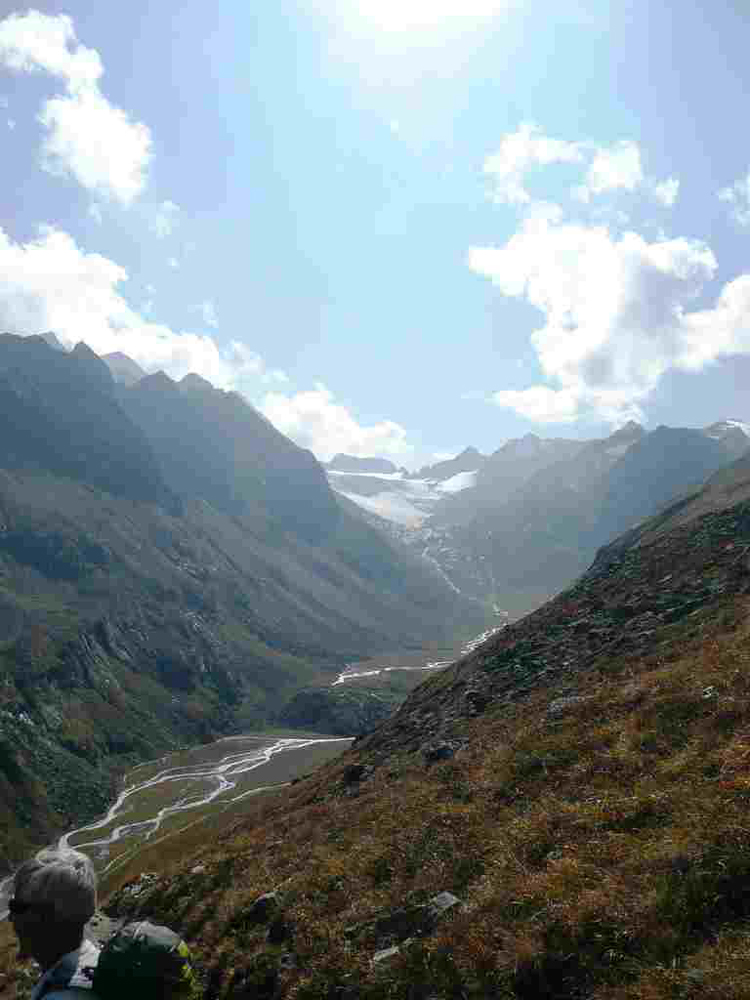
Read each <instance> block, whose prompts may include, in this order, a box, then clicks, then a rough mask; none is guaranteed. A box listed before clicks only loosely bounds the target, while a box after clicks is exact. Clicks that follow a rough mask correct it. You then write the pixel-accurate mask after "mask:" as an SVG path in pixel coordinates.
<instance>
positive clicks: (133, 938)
mask: <svg viewBox="0 0 750 1000" xmlns="http://www.w3.org/2000/svg"><path fill="white" fill-rule="evenodd" d="M91 986H92V988H93V990H94V993H96V994H97V996H98V997H99V998H100V1000H136V998H137V1000H172V998H174V1000H195V998H197V997H199V996H200V993H201V991H200V987H199V984H198V982H197V979H196V976H195V972H194V970H193V966H192V963H191V960H190V949H189V948H188V946H187V945H186V944H185V942H184V941H183V940H182V938H181V937H180V936H179V934H175V932H174V931H172V930H170V929H169V928H168V927H159V926H157V925H156V924H151V923H149V922H148V921H147V920H139V921H136V922H134V923H130V924H125V926H124V927H121V928H120V930H119V931H117V932H116V933H115V934H113V935H112V937H111V938H110V939H109V941H107V943H106V944H105V945H104V947H103V948H102V950H101V952H100V954H99V961H98V962H97V964H96V968H95V969H94V975H93V981H92V983H91Z"/></svg>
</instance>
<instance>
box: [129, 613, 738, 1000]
mask: <svg viewBox="0 0 750 1000" xmlns="http://www.w3.org/2000/svg"><path fill="white" fill-rule="evenodd" d="M748 610H750V602H748V600H747V598H737V599H734V600H733V601H732V602H727V604H726V606H725V608H724V610H723V612H722V613H723V614H725V615H726V614H729V616H730V617H731V618H732V619H734V620H735V621H737V622H740V623H741V624H740V625H739V626H738V627H736V628H734V629H733V630H730V631H728V632H727V631H723V632H722V633H721V634H719V635H717V636H715V637H713V638H709V639H705V640H702V641H697V640H693V641H692V643H691V645H690V647H689V648H686V649H684V650H683V652H682V653H680V651H679V649H678V648H676V647H675V648H672V650H671V651H670V662H667V661H666V654H665V655H660V656H659V657H656V656H651V657H648V658H646V659H641V660H637V661H636V660H634V661H629V662H628V661H622V662H620V663H619V665H618V664H608V665H607V666H608V669H607V672H606V673H603V672H601V671H597V672H593V671H592V672H589V673H588V674H587V675H585V676H582V677H581V678H580V679H579V686H578V691H579V693H580V694H583V695H586V696H587V700H586V701H583V702H581V703H580V704H578V705H576V706H575V707H573V708H571V709H570V710H569V711H568V712H567V713H566V714H565V715H564V716H562V717H561V718H559V719H551V718H550V717H549V716H548V714H547V711H546V709H547V706H548V705H549V702H550V700H551V699H552V698H553V697H554V692H553V691H550V690H547V691H537V692H535V693H533V694H531V695H529V696H528V697H527V698H526V699H525V700H524V701H522V702H519V703H517V704H516V705H515V706H513V707H512V708H510V709H507V708H506V709H504V710H503V712H500V711H498V712H497V713H495V714H493V713H491V712H490V713H487V714H486V715H484V716H482V717H481V718H479V719H476V720H474V721H473V722H471V723H468V725H467V731H466V736H467V744H466V747H465V749H464V750H463V751H462V752H461V753H459V754H458V755H457V756H456V757H455V758H454V759H452V760H448V761H446V762H444V763H441V764H435V765H432V766H429V767H428V766H427V765H426V764H425V763H424V761H423V760H422V758H421V757H419V758H418V757H416V756H412V757H409V756H408V755H402V756H399V757H397V756H393V757H392V758H390V759H388V760H387V761H386V762H384V763H382V764H381V766H380V767H378V768H377V769H376V770H375V771H373V772H372V773H371V774H370V775H369V776H368V778H367V779H366V780H365V781H363V782H362V783H361V784H360V785H359V786H354V788H352V786H351V785H347V783H346V782H345V781H344V780H343V777H342V776H343V770H344V766H345V764H346V763H351V761H352V760H353V759H356V751H355V752H353V753H351V754H349V755H347V757H346V758H345V763H338V762H337V763H335V764H333V765H329V766H328V767H327V768H326V769H324V770H323V771H321V772H319V773H317V774H316V775H315V776H314V777H312V778H310V779H308V780H307V781H305V782H302V783H300V784H299V785H297V786H295V787H294V788H293V789H292V790H291V791H290V792H289V793H288V794H287V795H285V796H283V797H282V796H275V797H273V798H271V799H267V800H265V801H263V802H258V803H256V804H255V805H254V807H253V811H252V813H251V815H249V816H248V817H247V818H246V819H243V820H242V821H240V822H239V823H237V824H236V825H235V826H234V827H233V828H232V829H231V830H228V831H225V832H223V833H222V834H220V835H218V836H217V837H216V839H215V841H214V843H212V844H211V845H205V846H203V847H202V848H201V849H200V850H199V851H198V853H197V854H196V855H195V856H193V857H192V858H191V859H189V860H188V861H187V863H185V862H184V860H183V861H182V862H181V863H180V864H179V866H175V867H174V868H170V870H169V871H165V875H164V878H163V879H162V880H161V882H160V883H159V885H158V887H157V888H156V889H155V890H154V892H153V893H152V894H150V895H149V896H148V897H146V898H144V902H143V903H142V904H140V905H141V909H142V911H145V912H149V913H150V914H151V915H152V916H155V917H158V918H162V919H164V920H165V921H167V922H169V923H171V924H172V925H173V926H175V925H177V926H179V927H181V928H182V929H183V931H184V933H186V934H187V935H188V937H189V938H190V940H191V942H192V944H193V946H194V948H195V950H196V953H197V954H198V956H199V958H200V960H201V962H202V964H203V967H204V969H205V971H206V978H207V983H208V993H209V995H210V996H232V997H240V996H249V995H251V994H250V993H248V992H247V991H248V990H250V989H252V990H254V991H255V995H263V989H264V988H265V989H266V991H267V995H274V990H275V995H284V996H290V997H291V996H295V997H299V998H301V1000H302V998H322V997H342V998H344V997H347V996H360V997H367V998H380V997H383V998H385V997H409V998H417V997H425V998H426V997H428V996H429V997H474V996H476V997H484V996H493V997H507V998H521V1000H526V998H532V997H545V998H560V1000H563V998H575V997H590V998H592V1000H594V998H595V1000H667V998H669V1000H677V998H691V997H696V998H697V997H698V996H699V995H700V996H701V997H717V998H718V997H719V996H721V997H722V998H740V997H750V975H749V973H748V970H749V969H750V966H748V959H750V923H749V922H748V918H750V819H749V818H748V815H749V814H748V806H749V805H750V712H749V708H750V631H749V630H748V627H747V625H746V624H744V623H745V621H746V619H747V612H748ZM165 861H166V859H165ZM199 862H200V864H201V865H204V866H205V869H204V870H203V871H202V872H199V873H193V872H192V870H191V869H192V868H193V867H194V866H195V865H196V864H198V863H199ZM167 867H168V865H166V864H165V865H164V869H166V868H167ZM282 883H283V884H284V892H285V894H286V898H287V906H288V913H287V917H288V920H289V922H290V923H291V925H292V927H293V945H292V946H291V947H292V949H293V951H294V953H295V955H296V956H297V965H296V967H295V968H292V969H288V970H286V971H285V972H283V974H282V976H281V979H280V981H278V982H277V983H276V985H275V987H273V989H272V977H271V978H269V977H268V976H267V970H266V969H265V965H267V964H268V963H269V962H270V961H272V955H273V949H269V946H268V945H267V944H266V942H265V937H264V934H265V929H264V928H261V929H259V928H256V927H253V926H251V925H249V924H248V923H247V922H246V921H245V920H244V919H243V914H245V913H246V912H247V909H248V907H249V905H250V903H251V902H252V901H253V900H254V899H255V898H256V897H257V896H258V895H260V894H261V893H264V892H267V891H269V890H270V889H272V888H274V887H276V886H279V885H281V884H282ZM442 890H450V891H451V892H454V893H455V894H456V895H457V896H459V898H461V900H462V901H463V902H464V906H463V907H462V909H461V911H460V912H459V913H458V915H457V916H455V917H454V918H453V919H450V920H447V921H445V922H444V923H443V924H442V925H441V926H440V927H439V929H438V932H437V933H436V934H434V935H432V936H430V937H427V938H424V939H421V940H418V941H416V942H415V943H414V944H413V945H412V946H411V947H409V948H406V949H404V950H403V952H402V954H401V955H400V956H399V957H398V958H396V959H395V960H393V961H392V962H391V963H389V964H388V965H387V968H386V969H385V970H382V969H381V968H380V967H378V968H375V967H373V966H372V964H371V961H370V960H371V956H372V953H373V951H374V950H376V948H377V940H376V936H374V935H373V934H371V933H369V932H368V930H367V926H366V925H367V921H368V919H371V918H373V917H374V916H376V915H378V914H383V913H388V912H392V911H393V910H395V909H397V908H399V907H402V906H403V905H404V904H405V903H420V902H423V901H425V900H427V899H428V898H429V897H430V896H432V895H434V894H435V893H436V892H439V891H442ZM355 925H362V926H363V927H364V930H362V929H360V931H359V932H357V933H353V932H352V931H351V930H350V931H349V932H348V933H347V928H350V929H351V928H352V927H353V926H355ZM286 947H289V946H288V945H287V946H286ZM277 950H278V949H277ZM282 950H283V949H282ZM264 963H265V965H264ZM264 984H265V985H264ZM355 987H356V990H355V992H351V990H352V989H355ZM258 991H259V992H258ZM269 991H270V992H269Z"/></svg>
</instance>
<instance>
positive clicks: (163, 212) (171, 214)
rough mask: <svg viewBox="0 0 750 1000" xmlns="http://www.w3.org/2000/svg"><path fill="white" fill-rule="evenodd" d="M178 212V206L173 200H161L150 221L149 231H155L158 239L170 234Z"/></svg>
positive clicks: (173, 228) (175, 223)
mask: <svg viewBox="0 0 750 1000" xmlns="http://www.w3.org/2000/svg"><path fill="white" fill-rule="evenodd" d="M179 214H180V206H179V205H175V203H174V202H173V201H168V200H167V201H163V202H162V203H161V205H159V206H158V208H157V209H156V212H155V214H154V218H153V220H152V222H151V231H152V232H154V233H156V235H157V236H158V238H159V239H160V240H163V239H164V238H165V237H167V236H171V235H172V233H173V232H174V230H175V226H176V225H177V220H178V217H179Z"/></svg>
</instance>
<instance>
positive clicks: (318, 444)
mask: <svg viewBox="0 0 750 1000" xmlns="http://www.w3.org/2000/svg"><path fill="white" fill-rule="evenodd" d="M260 409H261V411H262V412H263V413H264V414H265V416H266V417H268V419H269V420H270V421H271V423H272V424H274V426H275V427H277V428H278V429H279V430H280V431H281V432H282V433H284V434H286V435H287V436H288V437H290V438H291V439H292V440H293V441H296V442H297V444H299V445H301V446H302V447H303V448H309V449H310V450H311V451H312V452H314V454H315V455H316V456H317V457H318V458H319V459H320V460H321V461H324V462H325V461H329V460H330V459H331V458H333V456H334V455H335V454H337V453H338V452H344V453H345V454H347V455H357V456H359V457H362V458H366V457H369V456H372V455H378V456H382V457H383V458H392V459H399V460H402V459H404V458H407V457H409V456H410V455H411V454H412V453H413V448H412V446H411V445H410V444H409V443H408V442H407V440H406V431H405V430H404V428H403V427H401V426H399V424H396V423H394V422H393V421H392V420H383V421H381V422H380V423H378V424H372V425H371V426H369V427H363V426H361V425H360V424H358V423H357V421H356V420H355V419H354V417H353V416H352V414H351V413H350V412H349V410H348V409H347V408H346V407H345V406H342V405H341V404H340V403H337V402H336V401H335V400H334V397H333V393H331V392H330V390H328V389H326V387H325V386H323V385H320V384H318V385H316V387H315V388H314V389H310V390H306V391H303V392H297V393H295V394H294V395H291V396H287V395H284V394H283V393H280V392H269V393H267V394H266V396H265V398H264V400H263V402H262V404H261V406H260Z"/></svg>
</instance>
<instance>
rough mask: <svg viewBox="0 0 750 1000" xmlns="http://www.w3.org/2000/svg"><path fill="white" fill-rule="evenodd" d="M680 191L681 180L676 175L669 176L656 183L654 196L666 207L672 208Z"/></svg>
mask: <svg viewBox="0 0 750 1000" xmlns="http://www.w3.org/2000/svg"><path fill="white" fill-rule="evenodd" d="M679 193H680V182H679V180H678V179H677V178H676V177H668V178H667V179H666V180H664V181H661V182H660V183H658V184H654V197H655V198H656V200H657V201H659V202H661V203H662V205H664V207H665V208H672V206H673V205H674V203H675V202H676V201H677V196H678V195H679Z"/></svg>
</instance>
